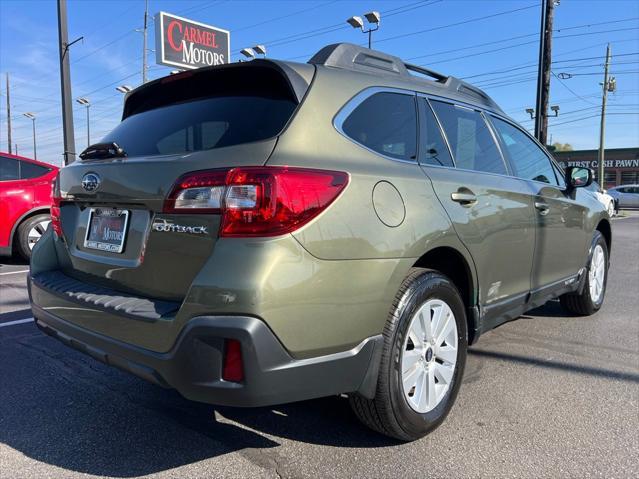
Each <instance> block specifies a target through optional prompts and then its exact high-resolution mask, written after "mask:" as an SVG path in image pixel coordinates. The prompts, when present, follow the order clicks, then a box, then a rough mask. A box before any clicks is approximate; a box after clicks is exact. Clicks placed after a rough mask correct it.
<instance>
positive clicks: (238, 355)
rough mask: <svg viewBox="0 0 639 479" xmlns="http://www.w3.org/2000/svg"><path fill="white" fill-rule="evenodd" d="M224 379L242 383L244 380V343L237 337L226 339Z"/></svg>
mask: <svg viewBox="0 0 639 479" xmlns="http://www.w3.org/2000/svg"><path fill="white" fill-rule="evenodd" d="M222 379H224V380H225V381H233V382H235V383H241V382H242V381H243V380H244V364H243V361H242V345H241V344H240V342H239V341H238V340H237V339H227V340H226V341H224V366H223V368H222Z"/></svg>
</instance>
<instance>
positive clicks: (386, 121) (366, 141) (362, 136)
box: [342, 93, 417, 161]
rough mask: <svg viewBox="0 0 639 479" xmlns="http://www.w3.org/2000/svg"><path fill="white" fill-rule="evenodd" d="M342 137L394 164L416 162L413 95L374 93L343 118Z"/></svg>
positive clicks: (415, 117)
mask: <svg viewBox="0 0 639 479" xmlns="http://www.w3.org/2000/svg"><path fill="white" fill-rule="evenodd" d="M342 130H343V131H344V133H345V134H346V135H348V136H349V137H350V138H352V139H353V140H354V141H356V142H357V143H360V144H362V145H364V146H366V147H367V148H370V149H371V150H373V151H376V152H377V153H381V154H382V155H386V156H390V157H391V158H395V159H398V160H405V161H415V160H416V159H417V113H416V110H415V98H414V96H413V95H404V94H400V93H376V94H374V95H372V96H370V97H369V98H367V99H366V100H364V101H363V102H362V103H360V104H359V105H358V106H357V108H355V109H354V110H353V112H352V113H351V114H350V115H349V116H348V118H346V120H345V121H344V123H343V125H342Z"/></svg>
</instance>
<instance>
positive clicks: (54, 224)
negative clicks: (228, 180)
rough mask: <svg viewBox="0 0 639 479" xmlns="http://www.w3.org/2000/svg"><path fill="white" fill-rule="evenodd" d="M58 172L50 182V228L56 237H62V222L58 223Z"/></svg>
mask: <svg viewBox="0 0 639 479" xmlns="http://www.w3.org/2000/svg"><path fill="white" fill-rule="evenodd" d="M59 182H60V173H58V176H56V177H55V180H53V183H52V184H51V228H52V229H53V233H54V234H55V235H56V236H57V237H58V238H61V237H62V224H61V223H60V202H61V200H62V198H61V197H60V187H59Z"/></svg>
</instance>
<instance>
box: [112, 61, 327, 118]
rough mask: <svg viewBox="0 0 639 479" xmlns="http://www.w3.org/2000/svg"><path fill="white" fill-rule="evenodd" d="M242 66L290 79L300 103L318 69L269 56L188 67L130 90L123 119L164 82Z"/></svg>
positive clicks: (246, 68)
mask: <svg viewBox="0 0 639 479" xmlns="http://www.w3.org/2000/svg"><path fill="white" fill-rule="evenodd" d="M239 69H243V70H250V69H254V70H258V69H267V70H271V71H275V72H277V73H279V74H280V75H281V77H282V78H284V79H285V80H286V82H287V84H288V86H289V88H290V91H291V93H292V94H293V96H294V97H295V99H296V100H297V102H298V103H300V102H301V101H302V98H304V95H305V94H306V91H307V90H308V87H309V85H310V84H311V81H312V79H313V75H314V74H315V68H314V67H313V66H311V65H305V64H304V63H288V62H282V61H277V60H265V59H256V60H251V61H247V62H241V63H240V62H237V63H227V64H224V65H216V66H211V67H203V68H197V69H194V70H186V71H183V72H180V73H177V74H175V75H170V76H164V77H161V78H158V79H156V80H153V81H150V82H147V83H145V84H144V85H140V86H139V87H137V88H136V89H134V90H132V91H130V92H128V93H127V94H126V96H125V97H124V110H123V113H122V119H123V120H124V119H125V118H127V117H128V116H130V115H131V114H132V113H133V112H135V111H137V110H138V108H140V106H141V105H142V104H144V103H146V102H147V97H148V96H149V95H154V94H155V93H156V92H158V93H159V90H158V89H161V88H162V87H161V85H163V84H167V83H172V82H179V81H180V80H183V79H186V78H189V77H193V78H195V77H198V76H200V75H206V74H211V73H215V72H220V71H228V70H239ZM249 75H250V74H249ZM159 94H161V93H159Z"/></svg>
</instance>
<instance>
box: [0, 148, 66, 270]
mask: <svg viewBox="0 0 639 479" xmlns="http://www.w3.org/2000/svg"><path fill="white" fill-rule="evenodd" d="M57 173H58V167H57V166H53V165H49V164H47V163H42V162H41V161H35V160H30V159H29V158H24V157H22V156H16V155H11V154H9V153H2V152H0V255H11V254H12V253H13V252H14V251H17V252H19V253H20V254H21V255H22V256H23V257H24V258H25V259H29V257H30V256H31V249H32V248H33V245H35V244H36V243H37V241H38V240H39V239H40V237H41V236H42V234H43V233H44V232H45V230H46V229H47V227H48V226H49V222H50V221H51V219H50V216H49V212H50V208H51V185H52V182H53V180H54V179H55V177H56V175H57Z"/></svg>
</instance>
